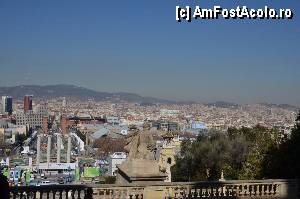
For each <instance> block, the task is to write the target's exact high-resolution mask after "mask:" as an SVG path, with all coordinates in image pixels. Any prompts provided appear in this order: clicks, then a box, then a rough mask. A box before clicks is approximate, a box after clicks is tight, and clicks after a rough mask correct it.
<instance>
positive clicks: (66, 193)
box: [0, 185, 93, 199]
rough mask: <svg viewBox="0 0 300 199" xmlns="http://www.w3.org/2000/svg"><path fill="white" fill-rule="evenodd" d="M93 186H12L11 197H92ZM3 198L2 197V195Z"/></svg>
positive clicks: (88, 198)
mask: <svg viewBox="0 0 300 199" xmlns="http://www.w3.org/2000/svg"><path fill="white" fill-rule="evenodd" d="M92 191H93V190H92V188H90V187H87V186H83V185H44V186H19V187H10V188H9V192H10V193H9V194H10V198H13V199H23V198H24V199H25V198H26V199H29V198H30V199H31V198H32V199H36V198H40V199H44V198H47V199H50V198H51V199H56V198H57V199H58V198H59V199H62V198H66V199H68V198H72V199H90V198H92ZM0 198H1V197H0Z"/></svg>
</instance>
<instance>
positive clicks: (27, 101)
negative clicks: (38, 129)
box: [24, 95, 33, 113]
mask: <svg viewBox="0 0 300 199" xmlns="http://www.w3.org/2000/svg"><path fill="white" fill-rule="evenodd" d="M32 98H33V95H25V96H24V113H26V112H28V111H31V110H32Z"/></svg>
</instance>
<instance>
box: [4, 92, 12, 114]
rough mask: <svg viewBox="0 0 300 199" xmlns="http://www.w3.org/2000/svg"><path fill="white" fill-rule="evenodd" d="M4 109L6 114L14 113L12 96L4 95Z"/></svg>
mask: <svg viewBox="0 0 300 199" xmlns="http://www.w3.org/2000/svg"><path fill="white" fill-rule="evenodd" d="M2 111H3V113H4V114H9V115H11V114H12V112H13V100H12V97H11V96H2Z"/></svg>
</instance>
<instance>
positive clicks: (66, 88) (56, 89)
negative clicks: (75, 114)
mask: <svg viewBox="0 0 300 199" xmlns="http://www.w3.org/2000/svg"><path fill="white" fill-rule="evenodd" d="M1 95H10V96H12V97H13V98H16V99H22V98H23V97H24V95H34V96H35V97H37V98H57V97H70V98H78V99H95V100H99V101H104V100H111V101H116V102H118V101H121V100H124V101H128V102H136V103H163V104H164V103H174V102H173V101H171V100H165V99H158V98H153V97H143V96H140V95H137V94H134V93H125V92H119V93H109V92H99V91H95V90H91V89H87V88H83V87H79V86H74V85H67V84H58V85H47V86H37V85H21V86H11V87H0V96H1Z"/></svg>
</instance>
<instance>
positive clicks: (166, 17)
mask: <svg viewBox="0 0 300 199" xmlns="http://www.w3.org/2000/svg"><path fill="white" fill-rule="evenodd" d="M240 3H241V4H243V5H247V6H249V7H251V6H252V7H256V8H257V7H263V6H265V5H268V6H269V7H274V8H292V9H293V12H294V13H295V15H294V17H293V19H291V20H278V21H276V20H275V21H274V20H229V21H226V20H202V21H196V22H192V23H178V22H176V20H175V6H176V5H180V6H185V5H191V6H192V5H193V4H199V2H196V1H195V2H186V1H164V2H161V1H154V2H153V1H147V2H144V1H143V2H141V1H130V2H127V1H126V2H110V1H105V2H104V1H89V3H83V2H80V1H64V2H61V1H51V2H39V1H26V2H25V1H23V2H16V1H2V2H1V3H0V29H1V31H0V43H1V46H0V66H1V73H0V85H1V86H12V85H28V84H35V85H49V84H50V85H51V84H61V83H64V84H65V83H66V84H74V85H78V86H83V87H87V88H91V89H94V90H97V91H108V92H120V91H122V92H132V93H137V94H140V95H143V96H151V97H159V98H164V99H171V100H193V101H199V102H213V101H219V100H224V101H231V102H236V103H257V102H269V103H286V104H292V105H296V106H300V94H299V92H297V91H298V90H299V89H298V88H297V86H298V85H299V83H300V78H299V75H300V67H299V63H300V57H299V54H300V47H299V46H300V45H299V44H300V41H299V40H300V39H299V35H300V30H299V26H300V21H299V15H298V14H297V13H298V11H299V7H300V3H299V2H298V1H292V0H288V1H243V2H240ZM218 4H220V5H221V6H222V7H229V8H230V7H234V6H237V2H231V3H229V2H227V1H226V2H219V1H201V2H200V5H201V6H203V7H212V6H213V5H218Z"/></svg>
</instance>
